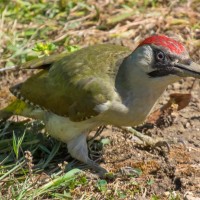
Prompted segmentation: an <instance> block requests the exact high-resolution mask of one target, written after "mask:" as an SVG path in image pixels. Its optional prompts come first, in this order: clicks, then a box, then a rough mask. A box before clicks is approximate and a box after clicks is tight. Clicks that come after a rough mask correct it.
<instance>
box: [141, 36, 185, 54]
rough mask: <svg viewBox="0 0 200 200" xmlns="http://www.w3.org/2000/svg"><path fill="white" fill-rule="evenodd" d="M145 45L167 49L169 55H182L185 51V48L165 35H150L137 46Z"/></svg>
mask: <svg viewBox="0 0 200 200" xmlns="http://www.w3.org/2000/svg"><path fill="white" fill-rule="evenodd" d="M145 44H154V45H156V46H162V47H164V48H166V49H168V50H169V51H170V52H171V53H176V54H182V53H184V52H185V51H186V49H185V47H184V46H183V45H182V44H181V43H180V42H178V41H176V40H174V39H172V38H169V37H167V36H165V35H152V36H150V37H148V38H146V39H145V40H144V41H143V42H141V43H140V44H139V46H142V45H145Z"/></svg>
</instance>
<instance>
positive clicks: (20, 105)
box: [0, 99, 27, 121]
mask: <svg viewBox="0 0 200 200" xmlns="http://www.w3.org/2000/svg"><path fill="white" fill-rule="evenodd" d="M26 107H27V105H26V103H25V102H23V101H21V100H19V99H16V100H15V101H13V102H12V103H10V104H9V105H8V106H6V107H5V108H3V109H2V110H0V121H5V120H7V119H8V118H10V117H11V116H12V115H20V114H22V112H23V111H24V109H25V108H26Z"/></svg>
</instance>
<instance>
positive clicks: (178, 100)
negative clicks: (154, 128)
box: [146, 93, 191, 124]
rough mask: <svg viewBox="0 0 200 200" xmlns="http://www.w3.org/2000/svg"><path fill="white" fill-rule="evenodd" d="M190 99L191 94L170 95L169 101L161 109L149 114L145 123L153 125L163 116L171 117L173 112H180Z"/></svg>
mask: <svg viewBox="0 0 200 200" xmlns="http://www.w3.org/2000/svg"><path fill="white" fill-rule="evenodd" d="M190 99H191V94H180V93H173V94H170V99H169V101H168V102H167V103H166V104H165V105H163V106H162V107H161V108H159V109H157V110H155V111H154V112H153V113H151V114H150V115H149V116H148V118H147V120H146V122H147V123H151V124H155V123H156V122H157V121H158V119H159V118H161V117H164V116H165V115H171V114H172V113H174V112H177V111H179V110H182V109H183V108H185V107H186V106H187V105H188V104H189V102H190Z"/></svg>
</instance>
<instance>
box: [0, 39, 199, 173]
mask: <svg viewBox="0 0 200 200" xmlns="http://www.w3.org/2000/svg"><path fill="white" fill-rule="evenodd" d="M25 68H27V69H33V70H39V72H37V73H35V74H34V75H32V76H30V77H28V79H27V80H25V81H24V82H21V83H18V84H17V85H14V86H12V87H10V91H11V93H12V94H13V95H14V96H15V97H16V99H15V100H14V101H13V102H11V103H10V104H9V105H7V106H6V107H5V108H4V109H2V110H1V111H0V119H7V118H9V117H10V116H12V115H21V116H25V117H29V118H33V119H37V120H41V121H43V122H44V124H45V128H46V130H47V132H48V134H49V135H51V136H52V137H53V138H55V139H57V140H59V141H62V142H64V143H66V144H67V148H68V152H69V154H70V155H71V156H72V157H73V158H75V159H77V160H79V161H81V162H83V163H85V164H86V165H87V166H88V167H89V168H91V169H92V170H95V171H96V172H97V173H98V174H100V175H102V176H103V175H104V174H106V173H107V170H106V169H104V168H103V167H101V166H100V165H98V164H97V163H96V162H95V161H93V160H92V159H90V158H89V156H88V147H87V135H88V133H89V132H90V131H91V130H93V129H95V128H97V127H101V126H105V125H113V126H118V127H127V128H128V130H130V129H131V127H133V126H136V125H139V124H141V123H143V122H144V120H145V119H146V117H147V116H148V115H149V113H150V112H151V111H152V109H153V107H154V105H155V104H156V102H157V100H158V98H159V97H160V96H161V95H162V93H163V92H164V90H165V89H166V87H167V86H168V85H169V84H172V83H174V82H176V81H179V80H180V79H181V78H183V77H195V78H200V65H199V64H197V63H195V62H193V61H192V60H191V58H190V56H189V53H188V51H187V50H186V48H185V47H184V45H183V44H182V43H181V42H179V41H177V40H176V39H173V38H171V37H169V36H166V35H151V36H149V37H147V38H145V39H144V40H142V42H141V43H139V45H138V46H137V47H136V48H135V50H133V51H132V50H130V49H129V48H127V47H124V46H120V45H113V44H97V45H93V46H89V47H85V48H82V49H80V50H77V51H75V52H73V53H71V54H66V53H62V54H60V55H57V56H56V55H55V56H54V55H51V56H49V57H43V58H39V59H38V60H34V61H32V62H28V63H26V64H25Z"/></svg>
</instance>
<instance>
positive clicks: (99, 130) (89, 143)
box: [88, 126, 106, 152]
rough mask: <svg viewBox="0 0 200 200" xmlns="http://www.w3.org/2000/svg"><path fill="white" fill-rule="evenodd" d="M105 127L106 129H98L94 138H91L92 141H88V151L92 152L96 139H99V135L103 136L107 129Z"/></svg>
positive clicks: (101, 127)
mask: <svg viewBox="0 0 200 200" xmlns="http://www.w3.org/2000/svg"><path fill="white" fill-rule="evenodd" d="M105 127H106V126H100V127H99V128H98V129H97V131H96V133H95V135H94V136H93V137H92V138H90V139H89V140H88V149H89V150H90V152H92V149H91V145H92V144H93V142H94V140H95V138H97V137H98V136H99V135H101V133H102V132H103V130H104V129H105Z"/></svg>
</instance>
